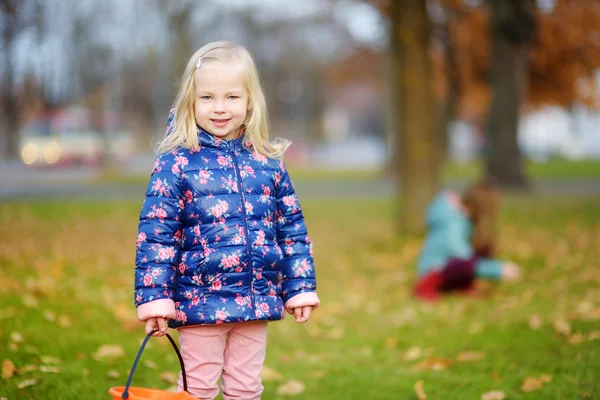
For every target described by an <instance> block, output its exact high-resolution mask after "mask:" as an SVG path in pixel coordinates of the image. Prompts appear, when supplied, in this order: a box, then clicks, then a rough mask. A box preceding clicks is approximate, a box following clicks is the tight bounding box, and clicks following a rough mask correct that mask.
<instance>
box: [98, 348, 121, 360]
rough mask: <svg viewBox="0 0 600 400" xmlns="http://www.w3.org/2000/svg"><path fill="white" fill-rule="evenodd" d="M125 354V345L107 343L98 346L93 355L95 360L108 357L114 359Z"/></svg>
mask: <svg viewBox="0 0 600 400" xmlns="http://www.w3.org/2000/svg"><path fill="white" fill-rule="evenodd" d="M124 355H125V351H124V350H123V347H121V346H119V345H118V344H105V345H102V346H100V347H99V348H98V350H97V351H96V353H94V355H93V357H94V359H95V360H98V361H100V360H104V359H106V358H109V359H112V358H117V357H123V356H124Z"/></svg>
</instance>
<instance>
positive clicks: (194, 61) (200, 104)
mask: <svg viewBox="0 0 600 400" xmlns="http://www.w3.org/2000/svg"><path fill="white" fill-rule="evenodd" d="M167 125H168V126H167V136H166V137H165V139H164V141H163V142H162V143H161V145H160V147H159V153H160V155H159V156H158V158H157V159H156V162H155V164H154V168H153V171H152V175H151V178H150V183H149V185H148V189H147V191H146V198H145V201H144V203H143V206H142V210H141V213H140V223H139V234H138V238H137V254H136V270H135V303H136V306H137V311H138V318H139V319H140V321H143V322H146V332H147V333H150V332H152V331H155V330H157V331H158V332H157V333H155V335H156V336H162V335H164V334H165V333H166V331H167V323H166V321H167V320H169V321H168V325H169V327H170V328H177V329H178V330H179V342H180V347H181V351H182V355H183V359H184V363H185V366H186V369H187V374H188V377H187V381H188V390H189V392H190V393H191V394H193V395H194V396H197V397H199V398H200V399H214V398H215V397H216V396H217V394H218V393H219V388H218V386H217V381H218V379H219V378H221V377H222V382H221V388H222V391H223V398H224V399H225V400H227V399H260V396H261V393H262V391H263V386H262V384H261V379H260V372H261V368H262V365H263V362H264V359H265V353H266V341H267V321H276V320H280V319H283V317H284V316H285V311H287V312H289V313H290V314H292V315H294V317H295V320H296V322H299V323H301V322H306V321H307V320H308V319H309V318H310V315H311V311H312V310H314V309H315V308H317V307H318V306H319V298H318V296H317V294H316V279H315V270H314V265H313V257H312V244H311V241H310V239H309V237H308V236H307V232H306V226H305V224H304V217H303V215H302V210H301V208H300V204H299V203H298V198H297V197H296V194H295V192H294V187H293V185H292V181H291V180H290V177H289V175H288V172H287V170H286V168H285V165H284V163H283V161H282V157H283V153H284V151H285V150H286V148H287V147H288V146H289V142H287V141H285V140H278V141H271V139H270V137H269V131H268V127H267V110H266V103H265V98H264V94H263V90H262V88H261V85H260V81H259V76H258V71H257V69H256V66H255V64H254V62H253V60H252V58H251V56H250V54H249V53H248V52H247V51H246V49H244V48H243V47H241V46H238V45H235V44H233V43H229V42H214V43H210V44H207V45H205V46H204V47H202V48H201V49H199V50H198V51H197V52H196V53H195V54H194V55H193V56H192V57H191V59H190V60H189V62H188V64H187V67H186V69H185V72H184V75H183V79H182V81H181V86H180V88H179V92H178V94H177V98H176V100H175V104H174V109H173V110H172V111H171V114H170V116H169V120H168V124H167ZM179 389H180V390H182V379H181V377H180V380H179Z"/></svg>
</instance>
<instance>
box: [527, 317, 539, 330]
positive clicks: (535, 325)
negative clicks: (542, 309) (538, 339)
mask: <svg viewBox="0 0 600 400" xmlns="http://www.w3.org/2000/svg"><path fill="white" fill-rule="evenodd" d="M541 326H542V317H540V316H539V315H538V314H532V315H531V316H530V317H529V327H530V328H531V329H533V330H535V329H539V328H540V327H541Z"/></svg>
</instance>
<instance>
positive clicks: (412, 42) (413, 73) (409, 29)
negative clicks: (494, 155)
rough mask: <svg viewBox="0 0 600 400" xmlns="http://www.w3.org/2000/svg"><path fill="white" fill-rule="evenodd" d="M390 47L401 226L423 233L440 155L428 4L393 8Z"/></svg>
mask: <svg viewBox="0 0 600 400" xmlns="http://www.w3.org/2000/svg"><path fill="white" fill-rule="evenodd" d="M390 21H391V45H390V51H391V54H392V59H393V61H392V63H393V74H394V80H395V83H394V86H395V88H396V90H395V93H396V98H397V100H396V101H397V103H396V109H397V110H398V118H399V124H398V131H399V132H398V139H399V140H398V142H397V145H398V157H399V168H400V171H399V176H400V181H401V183H402V190H401V194H400V197H401V210H400V226H401V230H402V231H403V232H406V233H414V232H419V231H421V230H422V229H423V227H424V226H423V215H424V214H425V209H426V207H427V204H428V203H429V201H430V200H431V199H432V198H433V196H434V195H435V192H436V191H437V190H438V181H439V151H438V146H437V143H436V134H435V126H434V118H432V116H433V115H434V112H435V110H434V99H433V91H432V62H431V57H430V53H429V49H430V38H431V29H430V22H429V18H428V15H427V9H426V5H425V2H424V1H421V0H397V1H393V2H391V4H390Z"/></svg>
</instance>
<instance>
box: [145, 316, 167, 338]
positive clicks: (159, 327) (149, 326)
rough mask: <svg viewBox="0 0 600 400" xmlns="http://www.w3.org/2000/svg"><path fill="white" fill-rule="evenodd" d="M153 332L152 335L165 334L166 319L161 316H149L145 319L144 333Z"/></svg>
mask: <svg viewBox="0 0 600 400" xmlns="http://www.w3.org/2000/svg"><path fill="white" fill-rule="evenodd" d="M152 331H158V332H154V334H153V335H152V336H155V337H160V336H165V335H166V334H167V319H166V318H163V317H156V318H150V319H148V320H147V321H146V334H149V333H150V332H152Z"/></svg>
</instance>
